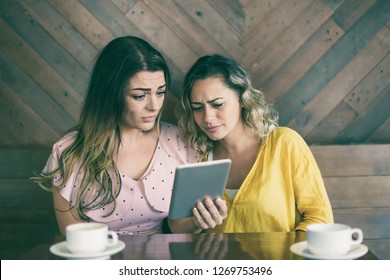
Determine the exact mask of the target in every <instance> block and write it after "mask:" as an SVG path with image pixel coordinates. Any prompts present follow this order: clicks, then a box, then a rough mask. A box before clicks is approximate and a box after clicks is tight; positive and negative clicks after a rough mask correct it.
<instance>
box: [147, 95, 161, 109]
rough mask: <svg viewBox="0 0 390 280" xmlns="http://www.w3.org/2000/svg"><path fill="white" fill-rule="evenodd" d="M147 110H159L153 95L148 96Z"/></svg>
mask: <svg viewBox="0 0 390 280" xmlns="http://www.w3.org/2000/svg"><path fill="white" fill-rule="evenodd" d="M148 109H149V110H151V111H155V110H159V109H160V104H159V102H158V100H157V98H156V96H154V95H150V98H149V102H148Z"/></svg>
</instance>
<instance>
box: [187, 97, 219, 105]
mask: <svg viewBox="0 0 390 280" xmlns="http://www.w3.org/2000/svg"><path fill="white" fill-rule="evenodd" d="M219 99H223V97H217V98H215V99H212V100H207V101H206V103H213V102H215V101H218V100H219ZM191 104H203V102H200V101H191Z"/></svg>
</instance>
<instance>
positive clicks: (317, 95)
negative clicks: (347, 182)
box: [0, 0, 390, 148]
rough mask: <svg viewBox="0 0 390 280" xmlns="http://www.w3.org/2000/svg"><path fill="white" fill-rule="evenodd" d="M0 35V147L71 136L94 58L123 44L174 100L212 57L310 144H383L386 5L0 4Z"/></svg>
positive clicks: (343, 1)
mask: <svg viewBox="0 0 390 280" xmlns="http://www.w3.org/2000/svg"><path fill="white" fill-rule="evenodd" d="M0 28H1V32H0V63H1V70H0V71H1V72H0V74H1V75H0V85H1V87H0V99H4V100H5V99H6V96H7V104H6V105H4V103H5V101H3V105H1V106H2V107H1V108H4V109H2V110H1V111H0V125H1V128H0V147H9V148H11V147H19V148H23V147H25V148H28V147H37V146H38V147H45V146H46V147H50V146H51V145H52V144H53V142H54V141H55V135H61V134H62V133H63V132H65V131H66V130H67V129H69V128H70V127H72V126H74V125H75V124H76V123H77V120H78V117H79V114H80V108H81V106H82V101H83V96H84V95H85V90H86V86H87V82H88V79H89V75H90V71H91V67H92V65H93V62H94V59H95V57H96V55H97V54H98V52H99V51H100V50H101V49H102V48H103V47H104V46H105V45H106V44H107V43H108V42H109V41H110V40H112V39H113V38H115V37H118V36H124V35H134V36H139V37H142V38H144V39H146V40H148V41H149V42H151V43H152V44H153V45H154V46H155V47H156V48H158V49H159V50H160V51H161V52H162V53H163V55H164V56H165V57H166V58H167V61H168V62H169V65H170V68H171V72H172V80H173V83H172V91H173V93H174V94H175V95H176V96H180V92H181V89H182V82H183V78H184V75H185V73H186V71H187V70H188V69H189V67H190V66H191V65H192V63H194V61H195V60H196V59H197V58H199V57H200V56H203V55H206V54H212V53H221V54H223V55H226V56H230V57H232V58H234V59H236V60H237V61H238V62H239V63H241V64H242V65H243V66H244V67H245V68H246V69H247V70H248V72H249V73H250V75H251V77H252V80H253V84H254V85H255V86H256V87H257V88H260V89H261V90H263V91H264V93H265V94H266V96H267V98H268V100H269V101H270V102H273V103H274V104H275V106H276V109H277V110H278V111H279V114H280V124H281V125H286V126H289V127H291V128H292V129H295V130H296V131H298V132H299V133H300V134H301V135H302V136H303V137H304V138H305V140H306V141H307V142H308V143H309V144H322V145H324V144H348V143H377V144H380V143H390V132H389V122H390V121H389V119H390V110H389V109H388V107H387V106H386V104H387V103H388V100H389V99H388V98H389V94H390V93H389V84H390V79H389V78H388V77H389V74H390V69H389V67H390V66H389V65H390V44H389V41H390V1H386V0H366V1H353V0H337V1H334V0H332V1H330V0H295V1H281V0H252V1H248V0H226V1H220V0H210V1H206V0H164V1H159V0H107V1H101V0H99V1H89V0H2V1H0ZM10 94H15V95H17V98H16V97H15V98H10V96H9V95H10ZM11 100H14V101H13V102H12V101H11ZM15 100H19V101H20V102H16V101H15ZM8 102H11V103H8ZM386 102H387V103H386ZM7 109H8V110H7ZM10 110H11V111H12V112H18V114H17V116H16V115H12V114H10V113H9V112H10ZM172 111H173V110H170V112H172ZM12 116H15V118H12ZM22 116H23V117H22ZM28 116H31V120H30V121H28V120H27V119H28ZM169 119H172V120H173V121H175V119H174V117H172V116H171V115H170V116H169ZM21 124H23V125H21ZM329 129H331V131H329ZM38 134H39V137H38Z"/></svg>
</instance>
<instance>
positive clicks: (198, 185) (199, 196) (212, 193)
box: [168, 159, 231, 220]
mask: <svg viewBox="0 0 390 280" xmlns="http://www.w3.org/2000/svg"><path fill="white" fill-rule="evenodd" d="M230 165H231V160H230V159H223V160H214V161H207V162H200V163H190V164H184V165H180V166H178V167H177V168H176V172H175V180H174V183H173V190H172V197H171V204H170V208H169V214H168V218H169V219H173V220H174V219H179V218H184V217H191V216H193V214H192V208H194V206H195V204H196V202H198V201H203V200H204V199H205V198H206V197H210V198H211V199H215V198H216V197H217V196H219V197H222V195H223V191H224V189H225V186H226V182H227V178H228V175H229V171H230Z"/></svg>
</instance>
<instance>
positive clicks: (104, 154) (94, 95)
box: [31, 36, 170, 220]
mask: <svg viewBox="0 0 390 280" xmlns="http://www.w3.org/2000/svg"><path fill="white" fill-rule="evenodd" d="M141 71H150V72H155V71H163V72H164V76H165V82H166V88H167V91H168V89H169V86H170V73H169V69H168V66H167V63H166V61H165V59H164V58H163V56H162V55H161V53H160V52H159V51H157V50H156V49H155V48H153V47H152V46H151V45H150V44H149V43H148V42H146V41H144V40H143V39H141V38H137V37H132V36H125V37H119V38H116V39H114V40H112V41H111V42H110V43H108V44H107V46H105V47H104V48H103V50H102V51H101V52H100V54H99V55H98V56H97V59H96V62H95V65H94V68H93V71H92V73H91V78H90V81H89V86H88V90H87V94H86V98H85V101H84V104H83V108H82V112H81V115H80V121H79V124H78V126H77V127H74V128H73V129H71V130H70V131H68V132H67V133H70V132H72V131H73V132H74V131H76V132H77V133H76V137H75V140H74V142H73V143H72V144H71V145H70V146H69V147H67V148H66V149H65V150H64V151H63V153H62V154H61V157H60V160H59V168H58V169H56V170H52V171H50V172H47V173H45V172H42V173H41V174H39V175H38V176H35V177H32V178H31V179H32V180H34V181H35V182H36V183H37V184H38V185H39V186H41V187H42V188H43V189H45V190H54V191H55V190H59V189H61V188H63V187H64V186H65V183H66V182H67V181H68V179H69V178H70V176H71V175H72V174H73V173H74V172H78V170H76V169H78V168H80V174H82V176H83V178H81V180H78V181H79V182H81V183H80V184H81V185H80V188H79V193H78V194H77V199H76V201H73V202H72V205H71V208H75V210H76V211H77V213H78V215H79V217H80V218H81V219H83V220H88V217H87V216H86V215H85V212H87V211H90V210H94V209H99V208H102V207H103V206H105V205H107V204H110V203H114V207H113V208H112V211H113V210H114V209H115V198H116V197H117V196H118V194H119V192H120V189H121V183H120V182H121V180H120V177H119V171H118V169H117V167H116V165H115V162H114V156H115V154H116V153H117V151H118V147H119V145H120V143H121V137H120V133H119V127H118V123H119V121H120V119H121V117H122V113H123V110H124V104H125V95H124V89H125V87H126V85H127V83H128V81H129V79H130V78H131V77H133V76H134V75H135V74H137V73H138V72H141ZM166 100H167V98H165V100H164V103H165V101H166ZM164 105H165V104H164ZM160 117H161V112H160V113H159V116H158V118H157V120H156V124H157V125H158V131H159V123H160ZM58 175H61V176H62V183H61V184H60V185H59V186H58V187H56V188H54V186H53V185H52V182H53V180H54V178H55V177H56V176H58ZM96 186H97V187H96ZM90 187H94V189H95V190H97V196H96V197H95V198H94V199H93V200H92V201H89V200H88V199H87V190H88V188H90ZM83 201H84V203H83ZM85 201H88V203H85ZM69 210H70V209H69ZM111 213H112V212H111ZM111 213H109V214H108V215H110V214H111Z"/></svg>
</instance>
